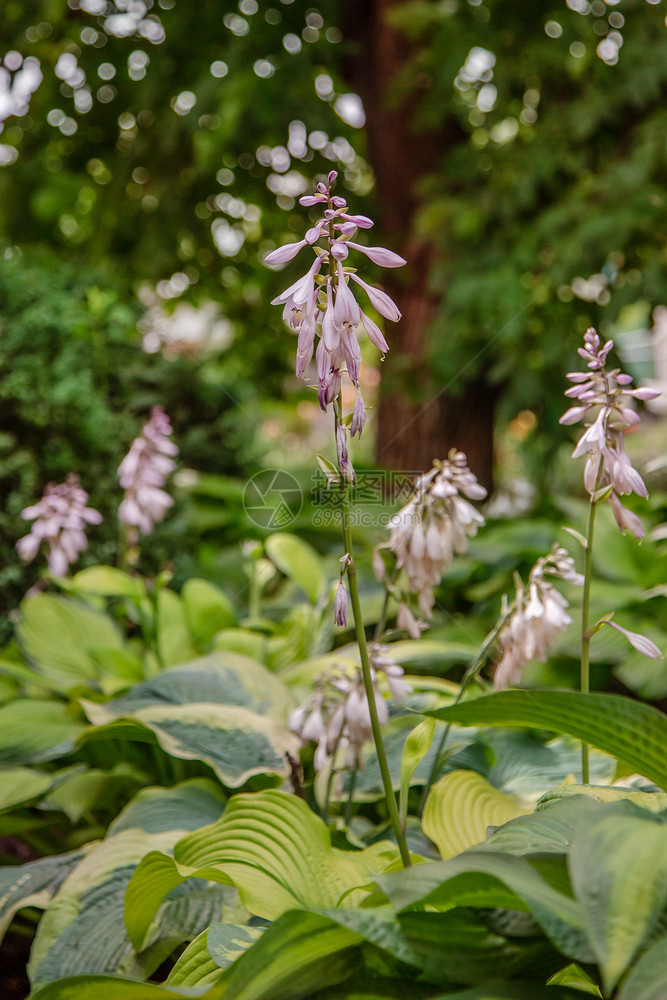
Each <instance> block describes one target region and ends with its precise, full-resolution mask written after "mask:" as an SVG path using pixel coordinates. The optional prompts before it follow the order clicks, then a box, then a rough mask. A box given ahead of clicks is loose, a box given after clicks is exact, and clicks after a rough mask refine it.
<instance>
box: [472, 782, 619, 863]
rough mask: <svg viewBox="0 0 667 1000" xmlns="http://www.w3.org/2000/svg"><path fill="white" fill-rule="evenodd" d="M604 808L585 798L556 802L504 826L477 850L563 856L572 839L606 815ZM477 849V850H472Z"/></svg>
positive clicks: (580, 796)
mask: <svg viewBox="0 0 667 1000" xmlns="http://www.w3.org/2000/svg"><path fill="white" fill-rule="evenodd" d="M605 808H608V807H604V806H602V805H601V804H600V803H599V802H596V801H595V800H594V799H593V798H590V797H588V796H582V795H578V796H576V797H573V798H569V799H562V800H560V801H558V800H556V801H554V802H552V803H551V804H549V805H548V806H545V807H544V808H543V809H541V810H540V811H539V812H535V813H530V814H528V815H526V816H519V817H517V819H513V820H510V821H509V823H505V824H504V826H501V827H500V829H499V830H496V831H495V832H494V833H492V834H491V835H490V836H489V837H487V839H486V840H485V841H484V843H483V844H482V845H480V847H479V850H484V851H486V850H493V851H504V852H505V853H507V854H516V855H519V856H521V855H525V854H562V855H564V854H567V852H568V851H569V849H570V844H571V843H572V839H573V837H574V836H575V835H576V834H577V833H578V832H579V831H580V830H585V829H587V828H588V827H589V826H590V825H591V824H592V823H596V822H597V821H598V820H600V819H601V818H602V817H603V816H605V815H606V812H605ZM475 850H478V848H475Z"/></svg>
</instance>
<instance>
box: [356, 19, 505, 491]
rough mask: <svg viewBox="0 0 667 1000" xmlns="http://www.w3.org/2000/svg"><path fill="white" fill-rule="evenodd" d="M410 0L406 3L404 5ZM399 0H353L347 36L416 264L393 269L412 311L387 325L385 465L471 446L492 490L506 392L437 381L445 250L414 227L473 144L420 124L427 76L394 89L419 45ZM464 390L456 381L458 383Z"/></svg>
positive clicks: (390, 208) (423, 464) (396, 243)
mask: <svg viewBox="0 0 667 1000" xmlns="http://www.w3.org/2000/svg"><path fill="white" fill-rule="evenodd" d="M403 3H404V0H400V4H401V5H403ZM395 6H399V3H398V0H361V2H357V3H351V2H350V0H346V3H345V4H344V6H343V16H344V17H345V18H347V19H348V20H349V23H347V24H345V23H344V28H345V33H346V37H347V38H348V39H350V40H353V41H354V42H356V51H355V52H354V54H353V55H352V57H351V58H350V61H349V64H348V67H347V75H348V77H349V79H350V83H351V84H352V86H353V87H354V88H355V90H356V92H357V93H358V94H359V96H360V97H361V99H362V101H363V103H364V108H365V110H366V116H367V136H368V157H369V161H370V165H371V167H372V168H373V171H374V173H375V181H376V190H377V196H378V203H379V210H380V223H381V227H382V231H383V233H384V234H385V235H386V238H387V243H388V245H389V246H390V247H391V248H392V249H394V250H398V251H400V252H401V253H402V254H403V255H404V256H405V257H406V258H407V259H408V267H407V268H403V269H401V271H400V272H389V273H386V274H385V276H384V278H383V285H384V287H385V288H386V290H387V292H388V293H389V294H390V295H391V296H392V298H393V299H394V300H395V301H396V303H397V305H398V307H399V309H400V310H401V312H402V314H403V318H402V320H401V322H400V323H399V324H398V325H397V326H395V327H394V326H390V327H389V328H388V330H387V340H388V342H389V345H390V347H391V353H390V355H389V360H388V363H387V364H386V366H383V369H382V385H381V394H380V407H379V419H378V435H377V452H376V457H377V461H378V463H379V464H380V465H383V466H387V467H389V468H394V469H401V470H406V471H423V470H425V469H428V468H430V467H431V463H432V461H433V459H434V458H444V457H445V456H446V454H447V452H448V450H449V449H450V448H452V447H456V448H458V449H459V450H460V451H465V453H466V454H467V455H468V460H469V465H470V468H471V469H472V470H473V472H474V473H475V474H476V475H477V477H478V479H479V480H480V482H482V483H483V484H484V485H485V486H486V487H487V488H488V489H490V488H491V485H492V478H493V421H494V410H495V401H496V395H497V392H496V390H494V389H492V388H491V387H489V386H487V385H486V384H485V382H484V379H483V377H478V378H477V379H476V380H475V381H474V382H472V383H468V384H467V385H466V388H465V391H464V392H461V391H459V392H451V391H450V389H449V388H448V387H443V386H442V385H438V384H436V383H435V382H434V380H433V379H432V377H431V375H430V372H429V366H428V331H429V327H430V325H431V323H432V321H433V319H434V316H435V314H436V312H437V309H438V305H439V303H440V300H441V297H442V294H443V290H437V291H436V290H434V289H433V286H432V283H431V281H430V276H431V265H432V262H433V259H434V256H435V253H436V248H435V247H434V245H433V244H432V243H430V242H426V241H424V240H423V239H419V238H418V237H417V236H416V234H415V230H414V218H415V212H416V209H417V206H418V198H417V191H418V184H419V181H420V180H422V179H423V178H424V177H425V176H426V175H428V174H432V173H435V172H437V171H438V170H439V169H441V168H442V160H443V158H444V155H445V154H446V152H447V150H448V149H450V148H451V147H452V145H453V144H455V143H457V142H461V141H467V136H466V135H465V133H463V131H462V130H461V128H460V126H459V124H458V122H457V121H454V120H453V119H445V120H443V122H442V123H441V124H440V128H439V129H438V130H437V132H435V131H433V132H423V131H422V132H419V134H417V133H416V132H415V131H414V130H413V127H412V123H413V121H414V119H415V110H416V108H417V107H418V105H419V99H420V90H421V89H422V88H423V87H428V86H429V83H430V81H429V79H428V78H426V77H425V76H424V75H423V74H421V75H419V74H418V75H417V76H416V77H415V81H414V85H413V88H412V90H411V92H410V93H409V94H407V95H402V97H401V99H400V100H398V99H397V98H395V97H394V96H392V86H393V85H394V83H395V81H396V77H397V75H398V73H399V72H400V71H401V70H402V69H405V66H406V64H407V63H408V61H409V60H410V58H411V56H412V55H414V48H413V46H411V44H410V43H409V42H408V41H407V40H406V39H405V38H404V37H403V36H402V35H401V34H400V33H399V32H398V31H397V30H396V29H395V28H393V27H392V26H391V24H390V22H389V14H390V12H391V10H392V8H393V7H395ZM452 388H455V387H452Z"/></svg>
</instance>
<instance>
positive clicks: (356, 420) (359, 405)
mask: <svg viewBox="0 0 667 1000" xmlns="http://www.w3.org/2000/svg"><path fill="white" fill-rule="evenodd" d="M365 424H366V407H365V406H364V400H363V396H362V395H361V393H358V394H357V401H356V403H355V404H354V412H353V413H352V422H351V424H350V434H351V435H352V437H354V435H355V434H358V435H359V437H361V432H362V431H363V429H364V425H365Z"/></svg>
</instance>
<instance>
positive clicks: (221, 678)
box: [104, 651, 293, 722]
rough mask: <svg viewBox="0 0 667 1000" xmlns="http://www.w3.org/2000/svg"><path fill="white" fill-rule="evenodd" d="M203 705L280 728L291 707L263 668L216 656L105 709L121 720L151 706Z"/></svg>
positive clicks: (168, 673)
mask: <svg viewBox="0 0 667 1000" xmlns="http://www.w3.org/2000/svg"><path fill="white" fill-rule="evenodd" d="M202 702H208V703H210V704H218V705H228V706H231V705H239V706H241V707H242V708H248V709H251V710H252V711H253V712H258V713H259V714H261V715H267V716H269V717H270V718H274V719H278V720H280V721H282V722H284V721H286V719H287V716H288V713H289V711H290V709H291V707H292V704H293V700H292V695H291V693H290V691H289V690H288V688H287V687H286V685H285V684H284V683H283V682H282V681H281V680H280V678H278V677H276V675H275V674H273V673H271V671H270V670H267V668H266V667H265V666H264V665H263V664H261V663H257V661H256V660H252V659H250V658H249V657H248V656H244V655H243V654H241V653H234V652H231V651H229V652H223V651H218V652H215V653H210V654H209V655H208V656H200V657H197V659H195V660H190V661H189V662H187V663H179V664H178V665H177V666H175V667H168V668H167V669H166V670H163V671H161V672H160V673H159V674H158V675H157V676H156V677H152V678H151V679H150V680H147V681H143V682H142V683H140V684H137V685H136V686H135V687H133V688H132V690H131V691H128V693H127V694H125V695H123V697H121V698H116V699H115V700H114V701H110V702H106V704H105V705H104V709H105V711H106V712H108V713H110V715H111V716H113V717H115V718H120V717H121V716H128V715H132V714H133V713H134V712H135V711H136V710H137V709H142V708H147V707H148V706H151V705H153V706H154V705H162V706H164V705H187V704H192V703H202Z"/></svg>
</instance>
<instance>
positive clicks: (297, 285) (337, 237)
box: [265, 170, 406, 435]
mask: <svg viewBox="0 0 667 1000" xmlns="http://www.w3.org/2000/svg"><path fill="white" fill-rule="evenodd" d="M336 176H337V174H336V171H335V170H332V171H331V173H330V174H329V177H328V182H327V184H324V183H320V184H318V185H317V188H316V191H315V193H314V194H312V195H306V196H304V197H303V198H301V199H300V201H301V204H302V205H304V206H306V207H310V206H319V207H320V208H321V209H322V210H323V215H322V218H321V219H319V220H318V221H317V222H316V223H315V225H313V226H311V228H310V229H309V230H308V231H307V233H306V235H305V237H304V238H303V239H302V240H299V241H298V242H296V243H288V244H286V245H285V246H282V247H278V249H277V250H274V251H273V252H272V253H270V254H268V256H267V257H266V258H265V263H266V264H268V265H270V266H278V265H281V264H286V263H287V262H288V261H290V260H292V258H294V257H296V255H297V254H298V253H299V252H300V251H301V250H303V249H304V248H305V247H310V248H311V249H312V250H313V252H314V254H315V260H314V261H313V263H312V264H311V266H310V268H309V269H308V271H307V272H306V273H305V274H304V275H303V277H301V278H299V279H298V280H297V281H295V282H294V283H293V284H292V285H290V286H289V288H286V289H285V291H284V292H281V294H280V295H279V296H278V297H277V298H275V299H274V300H273V303H272V304H273V305H281V306H282V307H283V319H284V320H285V322H286V323H287V324H288V325H289V326H291V327H292V329H294V330H296V331H297V332H298V335H299V339H298V344H297V354H296V374H297V377H298V378H302V377H303V376H304V373H305V371H306V368H307V367H308V365H309V364H310V362H311V360H312V357H313V351H314V352H315V360H316V363H317V375H318V399H319V403H320V406H321V408H322V409H323V410H326V409H327V407H328V406H329V404H330V403H332V402H333V401H334V400H335V399H336V398H337V396H338V393H339V391H340V384H341V375H342V374H343V372H347V374H348V376H349V378H350V379H351V380H352V382H353V383H354V385H355V386H356V388H357V390H359V363H360V361H361V350H360V348H359V340H358V336H357V331H358V329H359V327H360V326H363V328H364V330H365V331H366V334H367V335H368V337H369V339H370V340H371V341H372V342H373V343H374V344H375V346H376V347H377V348H378V350H380V351H382V353H384V352H385V351H387V350H388V349H389V347H388V344H387V341H386V340H385V338H384V334H383V333H382V331H381V330H380V327H379V326H378V325H377V323H375V321H374V320H372V319H371V318H370V317H369V316H367V315H366V314H365V313H364V312H363V311H362V310H361V308H360V306H359V303H358V302H357V299H356V296H355V292H354V291H353V289H352V286H351V282H352V281H353V282H355V284H356V285H357V286H358V287H359V288H361V289H362V290H363V291H364V292H365V293H366V295H367V296H368V298H369V300H370V302H371V305H372V306H373V308H374V309H375V311H376V312H378V313H379V314H380V315H381V316H383V317H384V318H385V319H387V320H391V321H392V322H394V323H395V322H397V321H398V320H399V319H400V318H401V314H400V312H399V310H398V307H397V306H396V304H395V302H393V301H392V299H391V298H390V297H389V296H388V295H387V294H386V292H383V291H382V290H381V289H379V288H375V287H374V286H372V285H369V284H367V283H366V282H365V281H363V280H362V279H361V278H360V277H359V275H358V274H357V273H356V269H354V268H351V267H348V266H346V262H347V260H348V257H349V254H350V251H351V250H353V251H356V252H358V253H361V254H364V255H365V256H366V257H368V258H369V260H371V261H373V263H375V264H379V265H380V267H402V266H403V265H404V264H405V263H406V261H405V260H404V259H403V258H402V257H400V256H399V255H398V254H397V253H394V252H393V251H392V250H386V249H385V248H384V247H367V246H363V245H362V244H360V243H355V242H354V241H353V239H352V238H353V236H354V235H355V233H356V231H357V229H370V228H371V226H372V225H373V222H372V220H371V219H369V218H368V217H367V216H365V215H353V214H351V213H350V211H349V209H348V206H347V202H346V201H345V198H342V197H340V196H338V195H332V193H331V189H332V186H333V183H334V181H335V179H336ZM320 241H323V242H324V244H325V245H324V246H320V245H319V243H320ZM325 271H326V273H321V272H325ZM316 336H319V340H318V343H317V348H315V338H316ZM359 400H360V402H358V405H357V406H356V407H355V414H354V424H353V427H352V434H355V433H358V434H359V435H361V431H362V429H363V424H364V420H365V408H364V404H363V400H361V394H360V395H359Z"/></svg>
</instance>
